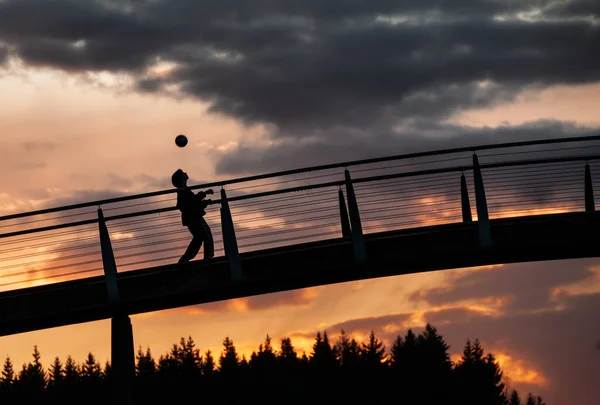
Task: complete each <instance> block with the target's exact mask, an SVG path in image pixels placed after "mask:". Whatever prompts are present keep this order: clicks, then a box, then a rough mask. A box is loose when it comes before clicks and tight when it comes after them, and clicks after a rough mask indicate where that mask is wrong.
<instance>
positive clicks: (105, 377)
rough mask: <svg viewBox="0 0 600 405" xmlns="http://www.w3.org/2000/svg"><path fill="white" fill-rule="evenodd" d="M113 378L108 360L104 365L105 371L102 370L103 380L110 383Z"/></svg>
mask: <svg viewBox="0 0 600 405" xmlns="http://www.w3.org/2000/svg"><path fill="white" fill-rule="evenodd" d="M111 377H112V366H111V365H110V362H109V361H108V360H107V361H106V363H104V370H102V379H103V380H105V381H110V379H111Z"/></svg>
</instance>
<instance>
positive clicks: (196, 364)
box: [178, 336, 202, 378]
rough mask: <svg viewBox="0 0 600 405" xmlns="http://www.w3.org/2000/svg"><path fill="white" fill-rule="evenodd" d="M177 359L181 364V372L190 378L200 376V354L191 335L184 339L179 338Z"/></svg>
mask: <svg viewBox="0 0 600 405" xmlns="http://www.w3.org/2000/svg"><path fill="white" fill-rule="evenodd" d="M179 346H180V347H179V352H178V359H179V362H180V365H181V368H182V370H181V372H182V373H183V375H185V376H189V377H190V378H197V377H198V376H200V373H201V369H202V356H201V355H200V350H199V349H197V348H196V343H194V339H192V337H191V336H189V337H188V338H187V340H185V339H184V338H181V341H180V343H179Z"/></svg>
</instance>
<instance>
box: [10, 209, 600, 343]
mask: <svg viewBox="0 0 600 405" xmlns="http://www.w3.org/2000/svg"><path fill="white" fill-rule="evenodd" d="M599 225H600V214H598V213H569V214H555V215H538V216H530V217H518V218H506V219H496V220H492V221H491V229H492V238H493V242H494V246H493V248H490V249H485V250H483V249H480V248H479V247H478V243H477V240H478V239H477V223H476V222H474V223H457V224H449V225H440V226H431V227H421V228H417V229H409V230H401V231H392V232H383V233H376V234H371V235H367V236H366V247H367V253H368V257H369V259H368V260H367V262H365V263H363V264H361V265H357V264H356V263H355V262H354V260H353V250H352V244H351V243H350V242H348V241H345V240H343V239H330V240H325V241H320V242H315V243H306V244H302V245H295V246H289V247H284V248H276V249H269V250H263V251H255V252H250V253H246V254H243V255H242V263H243V267H244V272H245V275H246V279H245V280H244V281H241V282H233V281H232V280H231V278H230V275H229V270H228V265H227V262H226V261H224V260H214V261H211V262H208V263H202V262H192V263H188V264H186V265H168V266H160V267H154V268H148V269H143V270H137V271H131V272H126V273H122V274H120V275H119V287H120V290H121V296H122V299H123V304H124V308H125V310H126V311H127V312H128V313H130V314H138V313H144V312H151V311H158V310H164V309H169V308H175V307H180V306H185V305H194V304H201V303H207V302H214V301H220V300H225V299H231V298H238V297H246V296H252V295H258V294H266V293H271V292H276V291H286V290H292V289H298V288H305V287H312V286H318V285H324V284H332V283H340V282H347V281H353V280H359V279H367V278H376V277H386V276H393V275H400V274H410V273H417V272H424V271H433V270H442V269H453V268H461V267H470V266H479V265H490V264H500V263H512V262H527V261H537V260H556V259H573V258H583V257H595V256H600V244H598V232H599V229H600V227H599ZM515 282H517V280H516V281H515ZM106 298H107V297H106V287H105V284H104V277H103V276H100V277H93V278H87V279H81V280H75V281H69V282H62V283H56V284H52V285H48V286H41V287H33V288H26V289H20V290H16V291H9V292H4V293H0V314H1V316H0V336H5V335H10V334H16V333H22V332H28V331H32V330H37V329H44V328H51V327H57V326H63V325H68V324H74V323H82V322H89V321H96V320H101V319H107V318H110V317H111V309H110V308H109V306H108V305H107V299H106Z"/></svg>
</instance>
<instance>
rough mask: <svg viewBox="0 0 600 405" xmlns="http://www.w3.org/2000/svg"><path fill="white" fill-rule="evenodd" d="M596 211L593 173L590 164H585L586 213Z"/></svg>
mask: <svg viewBox="0 0 600 405" xmlns="http://www.w3.org/2000/svg"><path fill="white" fill-rule="evenodd" d="M594 211H596V204H595V203H594V187H593V186H592V173H591V172H590V165H589V163H586V164H585V212H594Z"/></svg>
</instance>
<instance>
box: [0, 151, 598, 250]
mask: <svg viewBox="0 0 600 405" xmlns="http://www.w3.org/2000/svg"><path fill="white" fill-rule="evenodd" d="M592 160H600V155H582V156H569V157H561V158H540V159H528V160H519V161H511V162H496V163H487V164H482V165H480V168H481V169H493V168H500V167H514V166H531V165H536V164H547V163H565V162H576V161H592ZM472 169H473V166H472V165H461V166H453V167H445V168H437V169H425V170H419V171H413V172H401V173H392V174H385V175H378V176H369V177H358V178H354V179H352V183H353V184H354V183H365V182H372V181H381V180H389V179H397V178H405V177H416V176H425V175H434V174H443V173H451V172H464V171H469V170H472ZM344 184H345V181H344V180H338V181H331V182H326V183H319V184H312V185H304V186H298V187H290V188H285V189H279V190H272V191H264V192H260V193H255V194H247V195H242V196H236V197H231V198H228V200H229V202H234V201H241V200H248V199H252V198H261V197H267V196H273V195H277V194H285V193H293V192H299V191H305V190H315V189H320V188H327V187H339V186H342V185H344ZM220 202H221V200H212V201H210V202H209V204H220ZM176 209H177V208H176V207H166V208H158V209H154V210H147V211H138V212H132V213H127V214H121V215H114V216H109V217H106V218H104V220H105V221H114V220H118V219H126V218H132V217H138V216H143V215H151V214H157V213H163V212H169V211H175V210H176ZM97 222H98V219H97V218H93V219H88V220H83V221H76V222H67V223H64V224H56V225H51V226H46V227H41V228H32V229H24V230H21V231H14V232H8V233H3V234H0V239H2V238H8V237H14V236H21V235H26V234H31V233H38V232H47V231H53V230H57V229H63V228H71V227H76V226H83V225H90V224H95V223H97Z"/></svg>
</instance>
